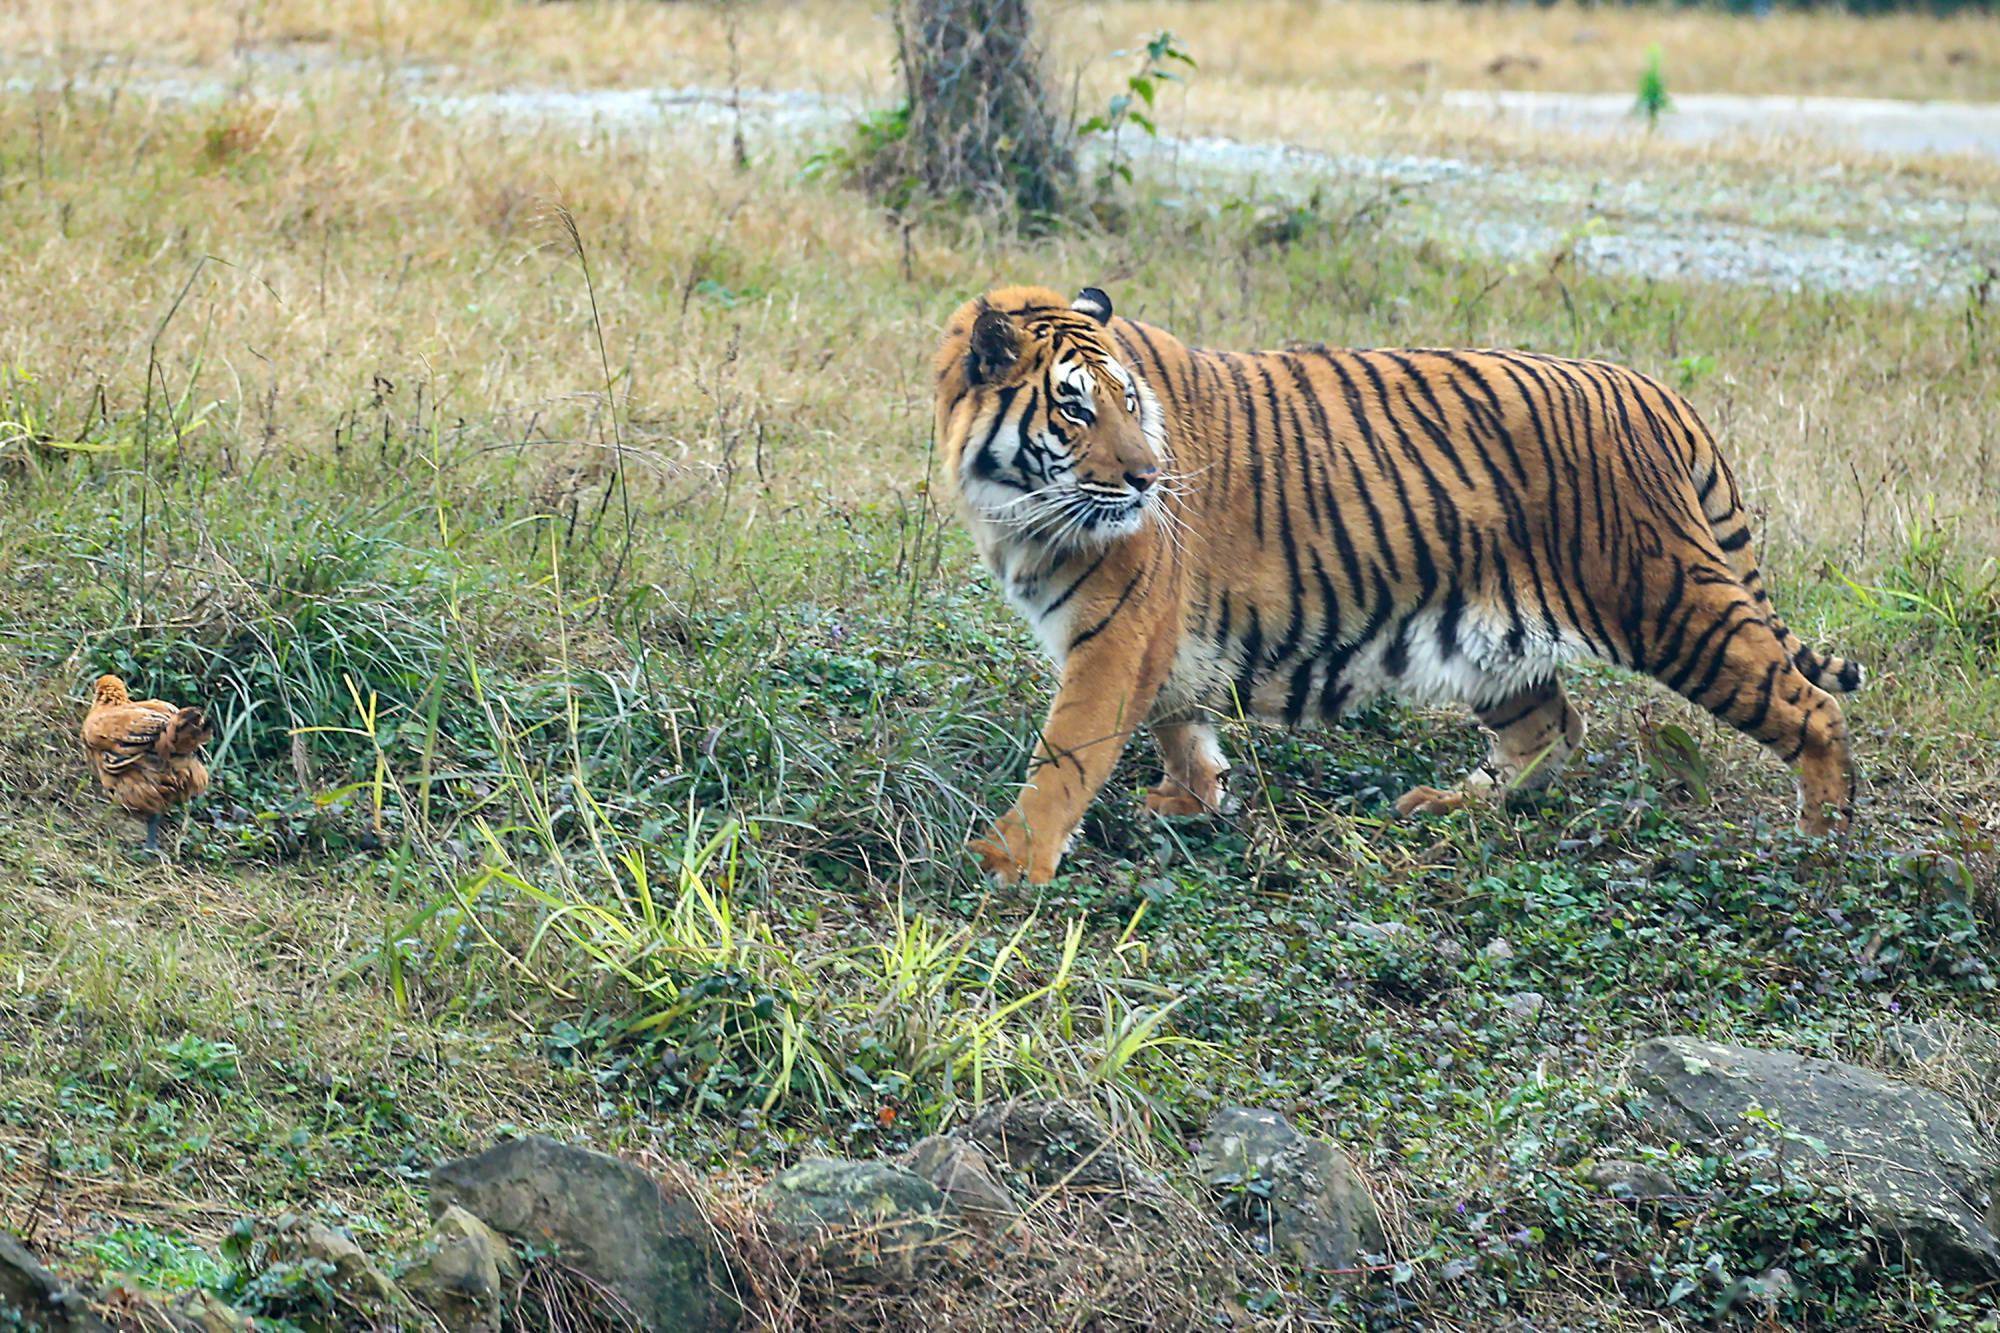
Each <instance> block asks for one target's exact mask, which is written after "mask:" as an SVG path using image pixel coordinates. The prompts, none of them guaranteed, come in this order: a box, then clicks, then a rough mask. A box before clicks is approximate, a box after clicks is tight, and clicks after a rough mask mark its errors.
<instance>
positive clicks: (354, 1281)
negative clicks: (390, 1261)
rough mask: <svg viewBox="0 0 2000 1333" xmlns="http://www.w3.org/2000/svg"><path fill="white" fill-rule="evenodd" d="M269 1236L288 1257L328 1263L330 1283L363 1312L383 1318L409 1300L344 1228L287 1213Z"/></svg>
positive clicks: (277, 1248)
mask: <svg viewBox="0 0 2000 1333" xmlns="http://www.w3.org/2000/svg"><path fill="white" fill-rule="evenodd" d="M270 1239H271V1243H272V1247H273V1248H274V1250H275V1251H276V1252H277V1253H278V1254H279V1255H281V1256H282V1257H284V1258H286V1259H290V1260H294V1261H296V1260H299V1259H311V1260H315V1261H317V1262H319V1263H323V1264H327V1265H329V1266H330V1267H331V1268H332V1269H333V1272H332V1273H331V1274H330V1275H329V1276H328V1277H327V1285H328V1286H330V1287H332V1288H333V1291H334V1294H335V1295H336V1296H338V1297H339V1298H340V1300H341V1302H342V1303H343V1304H344V1305H346V1306H348V1307H350V1308H351V1309H353V1310H355V1311H357V1312H359V1313H360V1314H361V1315H363V1316H366V1317H368V1318H370V1319H380V1318H384V1317H386V1316H389V1315H390V1314H391V1313H392V1312H393V1311H396V1310H398V1309H401V1308H402V1307H403V1306H404V1305H405V1304H406V1301H405V1300H404V1297H403V1293H402V1291H401V1290H400V1289H399V1288H398V1287H397V1286H396V1284H395V1283H394V1282H392V1281H390V1280H389V1278H388V1275H387V1274H385V1273H383V1272H382V1270H381V1269H379V1268H377V1267H376V1266H375V1264H374V1261H372V1260H371V1259H369V1257H368V1253H367V1251H365V1250H363V1249H362V1248H361V1247H360V1246H359V1245H357V1244H355V1242H354V1238H353V1237H352V1236H349V1235H347V1234H346V1233H345V1232H342V1231H336V1230H335V1229H334V1228H332V1227H330V1226H327V1225H326V1224H325V1223H324V1222H315V1221H313V1220H312V1219H310V1218H303V1217H298V1216H295V1215H292V1214H287V1215H286V1216H284V1217H281V1218H279V1219H278V1221H277V1223H276V1224H275V1225H274V1226H273V1227H272V1228H271V1230H270Z"/></svg>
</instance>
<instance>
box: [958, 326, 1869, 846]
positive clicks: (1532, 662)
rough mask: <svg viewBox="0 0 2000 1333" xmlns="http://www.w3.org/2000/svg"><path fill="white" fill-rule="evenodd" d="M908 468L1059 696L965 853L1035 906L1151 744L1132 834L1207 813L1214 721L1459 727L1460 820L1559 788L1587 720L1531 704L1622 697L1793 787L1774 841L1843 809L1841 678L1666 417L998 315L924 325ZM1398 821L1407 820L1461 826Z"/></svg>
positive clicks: (1642, 383)
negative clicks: (1673, 697)
mask: <svg viewBox="0 0 2000 1333" xmlns="http://www.w3.org/2000/svg"><path fill="white" fill-rule="evenodd" d="M936 374H937V401H936V438H937V440H938V442H939V445H940V447H941V449H942V452H943V457H944V458H945V460H946V462H947V465H948V466H949V468H950V470H951V472H952V473H953V475H954V476H955V477H956V478H957V481H958V486H959V492H960V498H961V505H962V508H963V511H964V514H965V517H966V521H967V522H968V524H969V525H970V527H971V530H972V533H973V536H974V539H975V540H976V542H977V543H978V546H979V549H980V552H981V554H982V556H983V557H984V559H985V561H986V563H987V565H988V567H989V568H990V569H991V570H992V571H993V574H994V576H995V577H996V578H997V579H998V581H999V583H1000V585H1001V587H1002V588H1003V589H1004V590H1005V592H1006V595H1007V597H1008V599H1009V601H1010V602H1011V603H1012V604H1013V605H1014V606H1015V608H1016V609H1017V610H1019V611H1020V612H1021V614H1022V615H1023V616H1024V617H1026V618H1027V620H1028V621H1029V623H1030V624H1031V625H1033V626H1034V628H1035V631H1036V633H1037V635H1038V636H1039V637H1040V639H1041V640H1042V643H1043V644H1044V646H1045V647H1046V649H1047V651H1048V653H1049V655H1050V657H1051V658H1052V659H1053V660H1054V661H1055V663H1056V664H1057V665H1058V667H1059V668H1060V671H1061V683H1060V686H1059V688H1058V690H1057V693H1056V698H1055V701H1054V704H1053V705H1052V707H1051V709H1050V711H1049V715H1048V719H1047V722H1046V723H1045V725H1044V727H1043V730H1042V734H1041V739H1040V743H1039V745H1038V746H1037V748H1036V752H1035V756H1034V760H1033V763H1032V765H1031V768H1030V771H1029V774H1028V778H1027V781H1026V783H1025V784H1024V786H1023V788H1022V791H1021V795H1020V799H1019V800H1018V802H1017V803H1016V804H1015V806H1014V807H1013V809H1011V810H1010V811H1008V813H1007V814H1006V815H1004V816H1003V817H1002V818H1001V819H1000V821H999V823H998V824H997V825H996V826H995V828H994V829H993V830H992V832H991V833H989V834H988V835H986V836H984V837H982V838H980V839H978V840H976V841H975V843H974V845H973V846H974V850H975V851H976V852H977V853H978V854H979V855H980V857H981V858H982V860H983V861H984V862H985V864H986V866H987V867H988V869H990V870H992V871H993V872H995V873H996V874H998V875H1000V876H1001V877H1002V878H1013V877H1016V876H1023V877H1025V878H1026V879H1028V880H1029V881H1031V882H1041V881H1045V880H1047V879H1048V878H1049V877H1050V876H1051V875H1053V874H1054V872H1055V869H1056V866H1057V864H1058V862H1059V861H1060V859H1061V856H1062V853H1063V850H1064V847H1065V845H1066V843H1067V841H1068V839H1069V838H1070V837H1071V835H1072V834H1073V833H1074V831H1075V829H1076V826H1077V824H1078V822H1079V821H1080V820H1081V818H1082V816H1083V812H1084V810H1085V808H1086V807H1087V806H1088V804H1089V802H1090V801H1091V799H1092V798H1093V797H1094V796H1095V794H1096V792H1097V790H1098V789H1099V788H1100V787H1101V786H1102V784H1103V782H1104V780H1105V778H1106V777H1107V776H1108V775H1109V773H1110V772H1111V769H1112V767H1113V765H1114V764H1115V763H1116V761H1117V759H1118V756H1119V754H1120V753H1121V752H1122V751H1123V749H1124V746H1125V743H1126V741H1127V740H1128V739H1129V737H1130V736H1131V734H1132V732H1133V731H1134V730H1136V729H1137V728H1138V727H1139V726H1141V725H1144V724H1150V725H1151V727H1152V730H1153V732H1154V735H1155V737H1156V739H1157V740H1158V742H1159V749H1160V753H1161V758H1162V762H1163V764H1164V767H1165V769H1166V773H1165V776H1164V778H1163V779H1162V781H1161V783H1160V784H1159V785H1158V786H1157V787H1155V788H1154V789H1153V791H1152V792H1151V793H1150V794H1149V795H1148V798H1147V800H1148V803H1149V804H1150V805H1151V806H1152V808H1153V809H1155V810H1158V811H1161V812H1163V813H1170V814H1172V813H1178V814H1191V813H1196V812H1199V811H1203V810H1209V809H1213V808H1214V807H1215V806H1216V805H1217V803H1218V801H1219V800H1220V796H1221V775H1222V773H1223V771H1224V769H1225V768H1226V764H1225V762H1224V760H1223V758H1222V755H1221V751H1220V749H1219V747H1218V746H1217V743H1216V737H1215V731H1214V726H1213V723H1214V721H1215V720H1216V719H1218V718H1229V717H1240V716H1250V717H1258V718H1265V719H1271V720H1275V721H1281V722H1284V723H1287V724H1294V725H1295V724H1298V723H1301V722H1305V721H1307V720H1314V719H1325V720H1331V719H1332V718H1334V717H1336V716H1338V715H1339V714H1340V713H1341V712H1342V711H1344V710H1345V709H1348V708H1350V707H1352V706H1354V705H1355V704H1357V703H1360V702H1362V701H1363V700H1366V699H1368V698H1370V697H1371V696H1374V695H1376V694H1379V693H1383V692H1385V691H1392V692H1396V693H1399V694H1402V695H1404V696H1406V697H1411V698H1414V699H1417V700H1458V701H1461V702H1464V703H1466V704H1468V705H1470V706H1471V708H1472V709H1473V711H1474V712H1475V713H1476V714H1477V715H1478V717H1479V719H1480V720H1481V722H1482V723H1484V724H1485V725H1486V727H1487V728H1488V729H1490V730H1491V731H1492V732H1493V734H1494V745H1493V754H1492V758H1491V760H1490V761H1489V762H1488V764H1487V765H1486V767H1485V769H1484V770H1482V771H1479V772H1475V773H1474V774H1473V775H1472V776H1471V777H1470V778H1469V779H1468V783H1467V786H1468V788H1474V789H1476V788H1478V787H1480V786H1493V787H1497V788H1499V789H1500V790H1501V791H1503V792H1506V793H1515V792H1521V791H1526V790H1530V789H1533V788H1536V787H1539V786H1541V785H1543V784H1545V783H1547V782H1549V781H1551V780H1552V779H1553V778H1555V777H1556V776H1557V774H1559V773H1560V772H1561V770H1562V768H1563V765H1564V763H1565V761H1566V760H1567V758H1568V756H1569V754H1570V752H1571V750H1572V749H1573V748H1574V747H1575V746H1576V744H1577V743H1578V741H1579V740H1580V739H1581V738H1582V735H1583V720H1582V718H1581V717H1580V716H1579V715H1578V713H1577V711H1576V709H1575V708H1574V707H1572V706H1571V704H1570V703H1569V701H1568V700H1567V699H1566V698H1565V697H1564V694H1563V689H1562V684H1561V681H1560V679H1559V676H1558V668H1559V667H1560V665H1561V664H1562V663H1563V662H1564V661H1567V660H1569V659H1571V658H1575V657H1582V656H1592V657H1597V658H1601V659H1604V660H1607V661H1610V662H1614V663H1617V664H1620V665H1622V666H1626V667H1630V668H1633V669H1635V670H1640V671H1645V672H1647V673H1649V674H1651V675H1653V676H1655V677H1656V678H1658V679H1659V680H1661V681H1663V682H1665V683H1666V684H1667V685H1669V686H1670V687H1672V688H1673V689H1675V690H1677V691H1679V692H1680V693H1682V694H1683V695H1685V696H1687V697H1688V698H1689V699H1692V700H1693V701H1695V702H1696V703H1698V704H1700V705H1702V706H1703V707H1705V708H1707V709H1709V710H1710V711H1711V712H1713V713H1714V714H1715V715H1716V716H1718V717H1720V718H1722V719H1723V720H1724V721H1726V722H1728V723H1730V724H1731V725H1732V726H1735V727H1737V728H1739V729H1741V730H1742V731H1744V732H1747V733H1748V734H1750V735H1752V736H1754V737H1756V738H1757V739H1759V740H1761V741H1762V742H1764V743H1765V744H1766V745H1767V746H1769V747H1770V748H1771V749H1772V750H1774V751H1775V752H1776V753H1777V754H1778V755H1779V756H1781V757H1782V758H1783V759H1785V760H1786V761H1787V762H1790V763H1793V764H1795V765H1796V766H1797V769H1798V777H1799V789H1800V797H1801V814H1800V824H1801V826H1802V827H1803V828H1805V829H1807V830H1808V831H1811V832H1826V831H1828V830H1829V829H1831V828H1833V827H1835V826H1836V825H1838V824H1841V823H1844V821H1845V818H1846V811H1847V809H1848V807H1849V804H1850V799H1851V792H1852V784H1851V779H1850V774H1849V761H1848V751H1847V740H1846V729H1845V725H1844V722H1843V720H1842V716H1841V710H1840V705H1839V704H1838V703H1837V702H1836V701H1835V700H1834V698H1833V697H1832V694H1831V693H1829V691H1839V692H1846V691H1848V690H1852V689H1854V688H1856V687H1857V686H1858V685H1859V684H1860V683H1861V671H1860V668H1859V667H1858V666H1856V665H1855V664H1854V663H1852V662H1847V661H1843V660H1842V659H1840V658H1837V657H1829V656H1822V655H1821V654H1819V653H1817V652H1815V651H1814V650H1812V649H1811V648H1808V647H1806V646H1805V645H1804V644H1802V643H1800V641H1799V639H1798V637H1797V636H1796V635H1794V634H1793V633H1792V631H1791V630H1790V629H1789V628H1787V627H1786V625H1785V623H1784V622H1783V621H1782V620H1781V619H1780V618H1779V617H1778V615H1777V613H1776V612H1775V611H1774V610H1773V608H1772V607H1771V604H1770V601H1769V599H1768V597H1767V596H1766V594H1765V591H1764V587H1763V581H1762V578H1761V576H1760V574H1759V572H1758V569H1757V563H1756V559H1755V557H1754V556H1753V555H1752V553H1751V547H1750V530H1749V520H1748V517H1747V515H1746V514H1745V512H1744V509H1743V503H1742V497H1741V495H1740V494H1739V492H1738V490H1737V486H1736V481H1735V478H1734V477H1733V476H1732V475H1731V473H1730V470H1729V467H1728V465H1727V464H1726V463H1725V462H1724V461H1723V459H1722V457H1721V455H1720V454H1719V453H1718V452H1717V450H1716V447H1715V441H1714V439H1713V438H1712V437H1711V436H1710V435H1709V433H1708V430H1707V428H1706V427H1705V426H1703V425H1702V423H1701V420H1700V419H1699V418H1698V417H1697V416H1696V415H1695V413H1694V410H1693V409H1692V408H1691V407H1689V406H1688V404H1687V403H1686V402H1685V401H1684V400H1683V399H1682V398H1681V397H1680V395H1678V394H1676V393H1674V392H1672V391H1670V390H1668V389H1666V388H1664V387H1663V386H1661V385H1660V384H1658V383H1656V382H1655V381H1653V380H1651V379H1648V378H1647V377H1646V376H1644V375H1640V374H1637V373H1635V372H1633V371H1630V370H1626V369H1623V368H1621V367H1618V366H1614V365H1608V364H1604V363H1602V362H1592V361H1571V360H1564V359H1561V358H1557V357H1551V356H1542V355H1537V354H1533V353H1527V352H1508V351H1478V352H1474V351H1443V350H1403V351H1356V350H1346V349H1339V348H1329V347H1321V346H1295V347H1291V348H1289V349H1287V350H1284V351H1276V352H1259V353H1247V354H1246V353H1236V352H1216V351H1208V350H1204V349H1196V348H1191V347H1188V346H1186V345H1185V344H1183V343H1182V342H1180V341H1179V340H1178V339H1176V338H1175V337H1174V336H1173V335H1172V334H1169V333H1167V332H1166V331H1165V330H1163V329H1159V328H1155V327H1152V326H1150V325H1146V324H1142V323H1138V322H1135V321H1133V320H1129V319H1124V318H1121V317H1115V316H1114V315H1113V314H1112V310H1111V302H1110V300H1109V298H1107V297H1106V296H1105V295H1104V294H1103V293H1102V292H1100V291H1098V290H1096V289H1095V288H1090V289H1086V290H1085V291H1084V293H1083V294H1082V295H1081V296H1079V297H1078V298H1077V299H1076V300H1075V301H1074V302H1069V301H1065V300H1064V299H1063V298H1062V297H1061V296H1059V295H1058V294H1057V293H1055V292H1053V291H1049V290H1047V289H1044V288H1034V287H1011V288H1003V289H1001V290H998V291H994V292H991V293H988V294H987V295H986V296H984V297H981V298H979V299H977V300H974V301H970V302H968V303H966V304H965V305H964V306H963V307H961V308H960V309H959V311H958V312H957V313H956V314H955V315H953V317H952V319H951V322H950V324H949V326H948V328H947V331H946V335H945V339H944V344H943V347H942V349H941V350H940V352H939V354H938V357H937V362H936ZM1465 796H1466V790H1465V789H1461V790H1458V791H1453V792H1442V791H1436V790H1433V789H1430V788H1419V789H1417V790H1416V791H1413V792H1410V793H1408V794H1407V795H1405V796H1404V797H1403V799H1402V800H1401V801H1400V802H1399V803H1398V809H1399V811H1400V812H1402V813H1404V814H1411V813H1418V812H1424V811H1435V810H1442V809H1449V808H1451V807H1453V806H1454V805H1456V804H1458V803H1460V802H1461V801H1462V800H1464V799H1465Z"/></svg>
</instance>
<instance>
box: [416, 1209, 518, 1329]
mask: <svg viewBox="0 0 2000 1333" xmlns="http://www.w3.org/2000/svg"><path fill="white" fill-rule="evenodd" d="M520 1274H521V1263H520V1260H518V1259H516V1258H515V1257H514V1251H513V1248H512V1247H511V1246H509V1245H508V1244H507V1242H506V1241H505V1240H504V1239H502V1238H501V1237H500V1236H499V1235H498V1234H496V1233H495V1232H494V1231H493V1229H492V1228H491V1227H489V1226H487V1225H486V1224H485V1223H484V1222H482V1221H480V1220H479V1219H478V1218H476V1217H474V1216H473V1215H472V1214H471V1213H468V1212H466V1211H465V1209H463V1208H460V1207H457V1206H453V1207H450V1208H447V1209H445V1210H444V1212H443V1214H442V1215H440V1216H439V1218H438V1219H437V1221H436V1222H435V1223H433V1224H432V1226H431V1229H430V1233H429V1234H428V1235H426V1236H425V1237H424V1239H423V1242H422V1244H421V1245H419V1246H418V1248H417V1252H416V1253H415V1254H414V1255H412V1256H411V1258H410V1264H409V1266H408V1267H407V1268H405V1269H404V1271H403V1275H402V1286H403V1291H404V1293H405V1294H406V1295H408V1296H409V1297H410V1299H411V1300H413V1301H415V1302H416V1303H417V1304H418V1305H421V1306H423V1307H424V1308H425V1309H426V1310H429V1311H430V1312H431V1313H432V1314H434V1315H436V1316H437V1318H438V1320H439V1322H440V1323H442V1324H443V1325H444V1326H445V1327H446V1328H449V1329H452V1330H454V1333H460V1331H462V1333H499V1328H500V1309H501V1305H502V1302H503V1301H504V1300H505V1299H506V1295H507V1289H508V1287H509V1286H510V1285H511V1284H512V1283H514V1282H516V1281H518V1280H519V1278H520Z"/></svg>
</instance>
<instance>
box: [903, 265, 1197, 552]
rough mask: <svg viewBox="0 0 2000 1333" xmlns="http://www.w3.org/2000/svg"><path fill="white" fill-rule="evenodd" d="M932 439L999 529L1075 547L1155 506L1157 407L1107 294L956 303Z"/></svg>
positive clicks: (1107, 536) (970, 501)
mask: <svg viewBox="0 0 2000 1333" xmlns="http://www.w3.org/2000/svg"><path fill="white" fill-rule="evenodd" d="M936 370H937V381H938V386H937V392H938V397H937V423H936V428H937V436H936V438H937V441H938V444H939V447H940V449H941V450H942V453H943V457H944V459H945V461H946V463H947V465H948V466H950V467H951V469H952V471H953V473H954V475H955V476H956V477H957V480H958V487H959V494H960V495H961V496H962V497H963V499H964V501H965V504H966V506H967V507H968V509H970V510H971V512H972V513H973V514H974V515H975V516H976V517H978V518H980V519H983V520H984V521H985V522H986V523H987V524H989V525H991V526H992V527H993V528H995V529H997V530H998V532H999V534H1000V535H1003V536H1007V537H1011V538H1012V539H1013V540H1015V541H1017V542H1021V543H1025V544H1033V545H1040V546H1048V547H1058V548H1063V547H1069V548H1074V547H1081V546H1089V545H1093V544H1097V543H1102V542H1105V541H1109V540H1112V539H1114V538H1117V537H1123V536H1128V535H1130V534H1132V533H1134V532H1137V531H1139V530H1140V529H1141V528H1142V527H1144V526H1145V525H1146V523H1147V522H1148V521H1149V520H1150V519H1152V518H1153V517H1155V516H1156V515H1157V514H1158V512H1159V510H1160V506H1161V505H1162V504H1163V503H1164V496H1165V491H1166V488H1165V487H1163V486H1162V485H1161V484H1160V482H1161V478H1162V476H1163V469H1165V468H1166V467H1167V465H1168V462H1169V460H1168V455H1167V432H1166V418H1165V414H1164V413H1163V412H1162V411H1161V409H1160V404H1159V401H1158V400H1157V399H1156V398H1155V397H1154V396H1153V391H1152V389H1151V388H1150V387H1149V386H1148V385H1147V384H1146V382H1145V380H1143V379H1141V378H1140V377H1139V376H1138V375H1137V374H1135V373H1134V372H1133V371H1132V370H1130V369H1128V368H1127V367H1126V366H1125V365H1124V364H1123V363H1122V362H1121V361H1120V359H1119V356H1118V349H1117V344H1116V343H1115V342H1114V340H1113V338H1112V332H1111V298H1110V297H1108V296H1106V295H1105V294H1104V293H1103V292H1101V291H1099V290H1098V289H1097V288H1095V287H1086V288H1084V289H1083V291H1082V293H1081V294H1079V295H1078V296H1077V298H1076V299H1075V300H1074V301H1065V300H1064V299H1063V298H1062V297H1061V296H1060V295H1058V294H1057V293H1055V292H1053V291H1050V290H1048V289H1047V288H1044V287H1003V288H1000V289H998V290H996V291H992V292H988V293H987V294H986V295H985V296H982V297H978V298H976V299H974V300H971V301H968V302H966V303H965V304H964V305H963V306H961V307H959V309H958V312H957V313H956V314H955V315H953V316H952V318H951V322H950V324H949V325H947V326H946V331H945V340H944V345H943V347H942V348H941V349H940V350H939V352H938V358H937V364H936Z"/></svg>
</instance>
